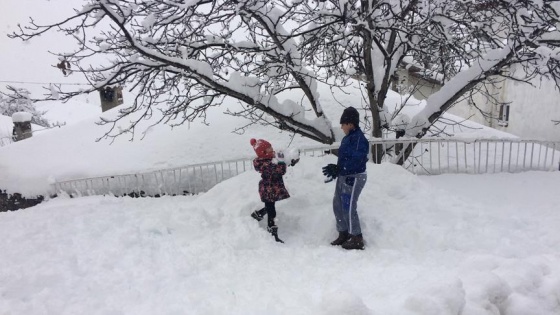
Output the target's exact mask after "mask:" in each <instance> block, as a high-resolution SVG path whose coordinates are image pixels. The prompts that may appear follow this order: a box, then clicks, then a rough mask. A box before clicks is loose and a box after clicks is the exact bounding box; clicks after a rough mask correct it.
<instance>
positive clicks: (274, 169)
mask: <svg viewBox="0 0 560 315" xmlns="http://www.w3.org/2000/svg"><path fill="white" fill-rule="evenodd" d="M253 166H254V167H255V170H256V171H257V172H259V173H261V178H262V179H261V180H260V182H259V195H260V196H261V201H262V202H275V201H279V200H282V199H287V198H290V194H289V193H288V190H286V187H285V186H284V180H283V179H282V176H283V175H284V174H286V164H284V163H279V164H275V163H272V159H261V158H256V159H254V160H253Z"/></svg>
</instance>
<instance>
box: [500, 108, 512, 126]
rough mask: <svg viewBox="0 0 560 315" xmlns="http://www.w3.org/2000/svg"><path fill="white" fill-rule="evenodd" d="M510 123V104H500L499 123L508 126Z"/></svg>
mask: <svg viewBox="0 0 560 315" xmlns="http://www.w3.org/2000/svg"><path fill="white" fill-rule="evenodd" d="M508 124H509V104H501V105H500V116H498V125H500V126H503V127H507V126H508Z"/></svg>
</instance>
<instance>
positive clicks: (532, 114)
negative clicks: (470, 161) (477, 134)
mask: <svg viewBox="0 0 560 315" xmlns="http://www.w3.org/2000/svg"><path fill="white" fill-rule="evenodd" d="M398 74H399V81H400V82H401V84H402V85H408V86H411V85H413V84H416V83H419V82H420V84H419V86H422V87H421V88H419V90H418V91H416V92H415V93H413V95H414V97H416V98H417V99H419V100H423V99H426V98H427V97H428V96H429V95H430V94H432V93H434V92H435V91H438V90H439V86H434V84H433V83H428V82H424V83H422V82H421V81H419V80H420V79H418V78H416V77H412V76H407V75H406V73H405V72H399V73H398ZM532 83H533V85H534V86H531V85H528V84H524V83H521V82H517V81H513V80H505V81H503V83H502V84H500V86H497V87H495V88H492V90H491V93H492V94H493V95H495V96H496V98H497V99H499V100H500V101H502V102H510V104H509V120H508V123H507V125H506V124H504V123H502V122H500V121H499V120H498V117H499V114H500V105H496V104H493V103H491V102H490V101H489V100H488V99H486V97H484V96H482V95H480V94H479V95H475V96H474V101H475V102H474V103H475V104H476V106H474V104H472V103H471V102H469V101H467V100H462V101H460V102H459V103H457V104H455V105H454V106H453V107H452V108H451V109H450V110H449V111H448V112H449V113H451V114H454V115H457V116H459V117H463V118H465V119H469V120H471V121H474V122H477V123H480V124H483V125H485V126H488V127H492V128H495V129H498V130H501V131H505V132H508V133H511V134H514V135H517V136H519V137H521V138H525V139H534V140H548V141H560V125H555V124H554V123H553V122H552V120H560V92H559V91H558V90H557V89H556V88H555V85H554V83H553V82H552V81H550V80H542V81H541V80H534V81H533V82H532ZM477 107H478V108H477ZM479 109H480V110H482V111H484V112H485V113H486V115H483V114H482V113H481V112H480V110H479Z"/></svg>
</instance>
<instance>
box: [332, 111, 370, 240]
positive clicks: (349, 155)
mask: <svg viewBox="0 0 560 315" xmlns="http://www.w3.org/2000/svg"><path fill="white" fill-rule="evenodd" d="M340 128H341V129H342V131H344V134H345V135H346V136H344V138H343V139H342V142H341V143H340V148H339V149H338V162H337V164H329V165H327V166H325V167H323V174H324V175H326V176H327V177H329V181H330V180H333V179H335V178H338V179H337V181H336V189H335V192H334V198H333V211H334V217H335V219H336V229H337V231H338V233H339V234H338V238H337V239H336V240H334V241H333V242H331V245H333V246H338V245H342V248H344V249H364V239H363V237H362V230H361V228H360V219H359V217H358V211H357V205H358V198H359V197H360V193H361V192H362V189H363V188H364V185H365V183H366V181H367V174H366V162H367V160H368V157H367V155H368V152H369V143H368V141H367V139H366V137H365V136H364V133H363V132H362V130H361V129H360V114H359V113H358V111H357V110H356V109H355V108H354V107H348V108H346V109H345V110H344V112H343V113H342V116H341V117H340Z"/></svg>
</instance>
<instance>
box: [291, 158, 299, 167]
mask: <svg viewBox="0 0 560 315" xmlns="http://www.w3.org/2000/svg"><path fill="white" fill-rule="evenodd" d="M297 162H299V159H295V160H292V163H291V164H290V166H294V165H296V164H297Z"/></svg>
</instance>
